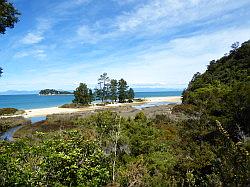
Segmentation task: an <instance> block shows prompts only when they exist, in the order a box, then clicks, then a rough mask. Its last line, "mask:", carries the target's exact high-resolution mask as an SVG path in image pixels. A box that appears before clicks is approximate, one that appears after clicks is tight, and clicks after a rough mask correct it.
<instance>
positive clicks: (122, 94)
mask: <svg viewBox="0 0 250 187" xmlns="http://www.w3.org/2000/svg"><path fill="white" fill-rule="evenodd" d="M127 89H128V86H127V82H126V81H125V80H124V79H120V80H119V82H118V99H119V103H124V102H125V101H126V98H127Z"/></svg>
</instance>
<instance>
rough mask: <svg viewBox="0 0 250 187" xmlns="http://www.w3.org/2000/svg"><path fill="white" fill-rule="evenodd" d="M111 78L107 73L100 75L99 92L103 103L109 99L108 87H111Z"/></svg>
mask: <svg viewBox="0 0 250 187" xmlns="http://www.w3.org/2000/svg"><path fill="white" fill-rule="evenodd" d="M109 81H110V80H109V77H108V74H107V73H103V74H102V75H100V78H99V79H98V85H99V88H98V89H99V91H98V93H99V94H100V99H101V100H102V102H103V101H104V100H105V99H107V98H108V87H109Z"/></svg>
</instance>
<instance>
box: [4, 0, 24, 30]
mask: <svg viewBox="0 0 250 187" xmlns="http://www.w3.org/2000/svg"><path fill="white" fill-rule="evenodd" d="M19 15H20V13H19V12H18V11H17V9H16V8H15V7H14V6H13V4H12V3H9V2H8V1H7V0H0V34H5V31H6V28H14V25H15V23H17V22H18V21H19V19H18V16H19Z"/></svg>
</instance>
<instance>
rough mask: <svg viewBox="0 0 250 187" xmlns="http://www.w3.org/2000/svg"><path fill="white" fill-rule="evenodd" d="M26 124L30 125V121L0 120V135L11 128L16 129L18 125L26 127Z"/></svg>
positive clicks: (9, 118)
mask: <svg viewBox="0 0 250 187" xmlns="http://www.w3.org/2000/svg"><path fill="white" fill-rule="evenodd" d="M27 124H30V121H29V120H27V119H25V118H24V117H8V118H0V134H1V133H2V132H5V131H7V130H8V129H10V128H12V127H16V126H19V125H27Z"/></svg>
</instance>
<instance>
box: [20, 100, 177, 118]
mask: <svg viewBox="0 0 250 187" xmlns="http://www.w3.org/2000/svg"><path fill="white" fill-rule="evenodd" d="M157 102H174V103H180V102H181V97H180V96H169V97H148V98H145V101H144V102H142V103H138V102H137V103H136V102H135V103H132V104H131V103H117V104H109V105H106V106H90V107H86V108H59V107H50V108H41V109H30V110H25V114H24V115H23V116H24V117H25V118H30V117H38V116H47V115H51V114H67V113H76V112H84V111H91V110H96V109H103V108H109V107H118V106H126V105H130V106H131V105H140V104H145V103H157Z"/></svg>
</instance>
